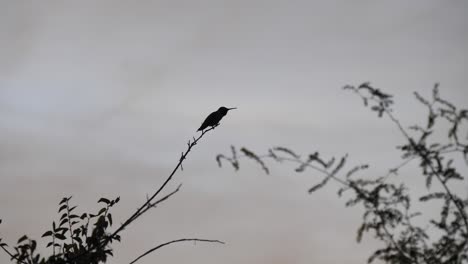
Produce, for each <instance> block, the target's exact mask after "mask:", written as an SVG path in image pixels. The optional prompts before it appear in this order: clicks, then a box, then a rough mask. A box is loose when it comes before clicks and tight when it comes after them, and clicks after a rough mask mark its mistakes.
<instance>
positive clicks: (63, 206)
mask: <svg viewBox="0 0 468 264" xmlns="http://www.w3.org/2000/svg"><path fill="white" fill-rule="evenodd" d="M64 209H67V205H66V204H64V205H62V206H60V208H59V210H58V211H59V213H60V212H61V211H62V210H64Z"/></svg>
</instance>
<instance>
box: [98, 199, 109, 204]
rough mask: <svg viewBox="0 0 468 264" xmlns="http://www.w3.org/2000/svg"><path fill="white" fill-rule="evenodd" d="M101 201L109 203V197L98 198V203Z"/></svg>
mask: <svg viewBox="0 0 468 264" xmlns="http://www.w3.org/2000/svg"><path fill="white" fill-rule="evenodd" d="M101 202H102V203H106V204H110V201H109V199H106V198H101V199H99V201H98V203H101Z"/></svg>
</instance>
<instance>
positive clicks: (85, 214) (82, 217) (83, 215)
mask: <svg viewBox="0 0 468 264" xmlns="http://www.w3.org/2000/svg"><path fill="white" fill-rule="evenodd" d="M86 217H88V214H87V213H84V214H82V215H81V216H80V219H81V220H83V219H85V218H86Z"/></svg>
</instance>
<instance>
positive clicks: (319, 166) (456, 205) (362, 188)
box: [216, 82, 468, 264]
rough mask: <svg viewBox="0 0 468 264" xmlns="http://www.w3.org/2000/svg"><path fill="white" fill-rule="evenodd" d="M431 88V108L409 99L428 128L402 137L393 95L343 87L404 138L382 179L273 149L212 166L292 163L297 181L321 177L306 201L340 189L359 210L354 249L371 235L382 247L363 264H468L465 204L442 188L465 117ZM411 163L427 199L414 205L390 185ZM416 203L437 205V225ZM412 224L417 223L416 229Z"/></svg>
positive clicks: (452, 173)
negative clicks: (331, 186) (309, 174)
mask: <svg viewBox="0 0 468 264" xmlns="http://www.w3.org/2000/svg"><path fill="white" fill-rule="evenodd" d="M438 88H439V87H438V84H436V85H435V86H434V88H433V90H432V98H431V100H428V99H425V98H424V97H422V96H421V95H420V94H418V93H415V97H416V99H417V100H418V101H419V102H420V103H422V104H423V105H424V106H425V107H426V108H427V110H428V115H427V121H426V122H425V124H423V125H419V124H416V125H413V126H411V127H409V128H408V129H405V128H404V127H403V125H402V124H401V123H400V121H399V120H398V119H397V118H395V116H394V115H393V112H392V108H391V107H392V106H393V96H392V95H390V94H386V93H384V92H382V91H381V90H379V89H377V88H374V87H372V86H371V85H370V83H368V82H366V83H363V84H361V85H359V86H358V87H355V86H350V85H347V86H345V87H344V89H345V90H349V91H352V92H354V93H355V94H357V95H358V96H359V97H360V98H361V99H362V100H363V103H364V105H365V106H370V109H371V110H372V111H375V112H376V113H377V115H378V116H379V117H383V116H387V117H388V118H389V119H390V120H391V121H392V122H393V123H394V124H395V125H396V126H397V128H398V130H399V132H400V133H402V135H403V136H404V138H405V142H404V144H403V145H401V146H398V149H399V150H400V151H401V152H402V159H403V161H402V162H401V163H400V164H399V165H398V166H396V167H395V168H392V169H390V170H389V172H388V173H387V174H386V175H385V176H383V177H374V178H371V179H369V177H358V175H357V174H358V173H360V172H363V171H365V170H366V169H367V168H368V165H367V164H358V165H355V166H353V167H351V169H347V170H345V164H346V163H347V155H344V156H342V157H340V158H338V159H337V158H334V157H332V158H330V159H325V158H323V157H321V156H320V154H319V152H315V153H313V154H310V155H307V156H306V157H302V156H301V155H299V154H296V153H295V152H294V151H292V150H291V149H288V148H285V147H274V148H272V149H269V150H268V153H267V154H262V155H258V154H256V153H254V152H253V151H251V150H248V149H247V148H245V147H243V148H241V149H240V150H241V151H242V152H243V153H244V155H242V156H238V155H237V153H236V148H235V147H233V146H232V147H231V152H232V154H231V155H229V156H228V155H223V154H219V155H218V156H217V157H216V160H217V162H218V165H219V166H221V165H222V162H223V161H227V162H228V163H230V164H231V165H232V166H233V168H234V169H235V170H239V159H240V158H249V159H252V160H254V162H256V163H258V164H259V165H260V166H261V168H262V169H263V170H264V171H265V172H266V173H268V172H269V170H268V167H267V166H266V161H267V160H268V159H272V160H274V161H276V162H291V163H296V164H298V166H297V167H296V168H295V171H296V172H298V173H300V172H304V171H305V170H306V169H313V170H315V171H318V172H319V173H321V174H322V175H324V176H323V179H322V181H321V182H319V183H318V184H317V185H315V186H312V187H311V188H310V189H309V193H312V192H314V191H317V190H319V189H320V188H322V187H324V186H325V185H326V184H327V183H328V182H330V181H335V182H337V183H339V185H340V186H341V187H340V188H339V190H338V196H340V197H341V196H342V195H343V194H344V193H345V192H346V193H348V195H349V198H348V200H347V202H346V206H356V205H361V206H363V207H364V213H363V222H362V224H361V226H360V227H359V228H358V232H357V241H358V242H360V241H361V239H362V236H363V234H364V233H369V232H373V233H374V235H375V237H376V238H377V239H378V240H381V241H383V242H384V246H383V247H382V248H380V249H378V250H376V251H375V252H374V253H373V254H372V255H371V256H370V257H369V259H368V262H369V263H370V262H372V261H374V260H375V259H380V260H381V261H383V262H385V263H392V264H396V263H427V264H436V263H453V264H460V263H468V217H467V212H466V211H467V207H468V199H463V198H461V197H460V196H459V195H458V194H456V193H455V192H454V190H453V188H452V187H451V186H453V185H451V186H450V185H449V183H452V182H453V183H456V181H461V180H463V179H464V178H463V176H462V175H461V174H460V172H459V170H458V169H457V168H456V167H454V165H453V159H452V158H450V157H449V156H448V154H456V153H459V154H461V156H462V159H463V160H464V161H465V163H466V164H468V142H466V141H467V140H468V138H466V139H465V140H463V139H462V137H461V136H460V134H461V127H462V125H463V124H464V125H466V123H467V121H468V110H466V109H458V108H457V107H456V106H455V105H453V104H452V103H450V102H448V101H447V100H444V99H442V98H441V97H440V95H439V89H438ZM440 123H447V124H448V131H446V133H447V134H446V135H447V138H446V139H447V140H446V141H440V140H437V139H435V137H431V136H432V135H433V133H434V132H436V131H439V132H440V131H441V130H443V129H444V128H443V127H444V126H443V124H440ZM465 133H466V131H465ZM337 160H338V162H337ZM412 161H419V167H420V169H421V172H422V177H424V178H425V183H426V184H425V187H426V189H427V191H428V194H426V195H423V196H421V197H415V195H414V194H412V193H411V192H410V187H409V186H408V184H407V183H405V182H398V179H396V177H394V176H395V175H397V173H398V171H399V170H400V169H401V168H402V167H404V166H406V165H407V164H408V163H410V162H412ZM465 169H466V168H465ZM465 172H466V170H465ZM435 181H436V182H437V185H436V184H435ZM465 195H466V194H465ZM415 198H418V200H419V202H421V203H425V204H431V205H432V206H435V207H436V208H437V206H438V205H439V203H440V202H442V206H441V207H440V211H439V218H438V219H430V216H427V215H426V217H424V214H423V213H422V212H419V211H416V210H415V209H414V208H415V207H416V206H415V205H414V199H415ZM416 217H419V219H418V220H419V222H423V223H422V224H417V223H415V222H416V221H415V218H416ZM424 218H429V219H428V220H426V219H424Z"/></svg>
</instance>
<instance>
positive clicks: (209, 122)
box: [197, 106, 236, 131]
mask: <svg viewBox="0 0 468 264" xmlns="http://www.w3.org/2000/svg"><path fill="white" fill-rule="evenodd" d="M232 109H236V107H233V108H227V107H224V106H221V107H220V108H219V109H218V110H217V111H215V112H213V113H211V114H209V115H208V117H207V118H206V119H205V121H203V124H202V125H201V126H200V128H199V129H198V130H197V131H203V130H205V128H207V127H209V126H210V127H214V126H217V125H219V121H221V119H222V118H223V117H224V116H225V115H226V114H227V112H228V111H229V110H232Z"/></svg>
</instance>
